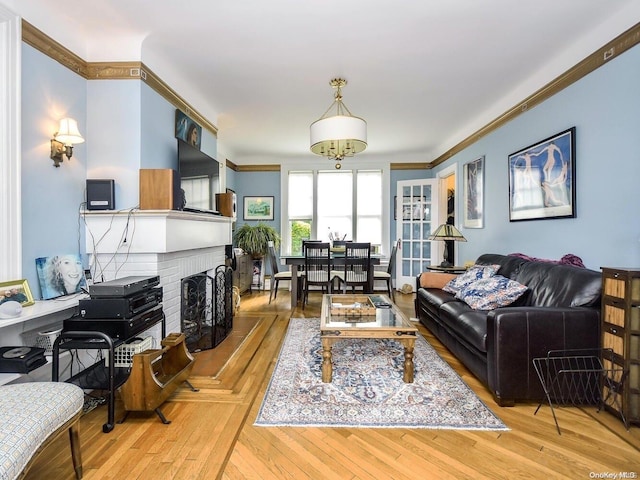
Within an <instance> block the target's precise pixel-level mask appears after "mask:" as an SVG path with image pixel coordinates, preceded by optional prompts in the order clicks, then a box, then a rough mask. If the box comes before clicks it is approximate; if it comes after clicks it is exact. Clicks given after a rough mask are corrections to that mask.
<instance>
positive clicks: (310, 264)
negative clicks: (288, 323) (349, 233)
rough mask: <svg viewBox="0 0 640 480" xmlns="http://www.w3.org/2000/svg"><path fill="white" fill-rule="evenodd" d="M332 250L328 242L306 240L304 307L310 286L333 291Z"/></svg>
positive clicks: (328, 291)
mask: <svg viewBox="0 0 640 480" xmlns="http://www.w3.org/2000/svg"><path fill="white" fill-rule="evenodd" d="M331 280H332V277H331V250H330V248H329V243H328V242H306V243H305V244H304V277H303V280H302V281H303V283H304V296H303V298H302V308H303V309H304V306H305V304H306V303H307V300H308V298H309V287H311V286H313V285H316V286H320V287H322V291H323V292H325V291H326V292H327V293H330V292H331Z"/></svg>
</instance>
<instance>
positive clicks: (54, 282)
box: [36, 255, 87, 300]
mask: <svg viewBox="0 0 640 480" xmlns="http://www.w3.org/2000/svg"><path fill="white" fill-rule="evenodd" d="M36 272H37V273H38V282H39V283H40V291H41V292H42V299H43V300H49V299H50V298H56V297H61V296H63V295H72V294H74V293H80V292H82V289H83V288H85V287H86V286H87V281H86V279H85V278H84V269H83V268H82V261H81V260H80V257H79V256H78V255H54V256H53V257H40V258H36Z"/></svg>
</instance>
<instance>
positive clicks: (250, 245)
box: [233, 222, 280, 258]
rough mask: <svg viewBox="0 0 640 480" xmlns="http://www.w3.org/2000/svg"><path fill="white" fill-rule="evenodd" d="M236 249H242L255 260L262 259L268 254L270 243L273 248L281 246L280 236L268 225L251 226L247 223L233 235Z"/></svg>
mask: <svg viewBox="0 0 640 480" xmlns="http://www.w3.org/2000/svg"><path fill="white" fill-rule="evenodd" d="M233 240H234V242H235V245H236V247H238V248H241V249H242V250H244V251H245V252H246V253H248V254H249V255H251V256H252V257H253V258H262V257H264V256H265V255H266V254H267V252H268V247H269V242H273V246H274V247H275V248H278V247H279V246H280V234H279V233H278V231H277V230H276V229H275V228H273V227H272V226H270V225H267V224H266V223H262V222H260V223H258V224H257V225H250V224H248V223H245V224H244V225H242V226H241V227H240V228H239V229H238V230H236V232H235V233H234V234H233Z"/></svg>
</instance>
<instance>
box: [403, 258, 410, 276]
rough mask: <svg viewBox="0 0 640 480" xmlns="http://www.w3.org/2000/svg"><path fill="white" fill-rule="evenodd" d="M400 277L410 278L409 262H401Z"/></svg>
mask: <svg viewBox="0 0 640 480" xmlns="http://www.w3.org/2000/svg"><path fill="white" fill-rule="evenodd" d="M402 275H403V276H405V277H410V276H411V262H410V261H409V260H403V261H402Z"/></svg>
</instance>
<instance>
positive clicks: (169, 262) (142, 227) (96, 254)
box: [85, 210, 232, 339]
mask: <svg viewBox="0 0 640 480" xmlns="http://www.w3.org/2000/svg"><path fill="white" fill-rule="evenodd" d="M231 222H232V219H231V218H228V217H219V216H212V215H207V214H196V213H188V212H180V211H167V210H144V211H134V212H133V213H131V214H130V213H129V212H115V213H114V212H110V211H105V212H91V213H86V214H85V223H86V249H87V253H88V254H89V255H90V264H91V267H92V268H91V271H92V274H93V275H94V277H95V278H94V281H96V282H98V281H107V280H113V279H115V278H122V277H127V276H129V275H135V276H138V275H150V276H151V275H158V276H159V277H160V286H161V287H162V290H163V309H164V312H165V315H166V324H167V333H171V332H180V331H181V326H180V284H181V281H182V279H183V278H187V277H189V276H192V275H195V274H199V273H202V272H211V275H212V276H213V274H214V271H215V269H216V267H217V266H219V265H223V264H224V263H225V245H229V244H231V241H232V239H231ZM97 239H99V242H98V240H97ZM125 240H126V241H125ZM94 241H95V242H96V245H94ZM159 331H160V329H159V327H157V329H155V330H150V333H152V334H153V336H154V338H156V339H159V337H160V333H159Z"/></svg>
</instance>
